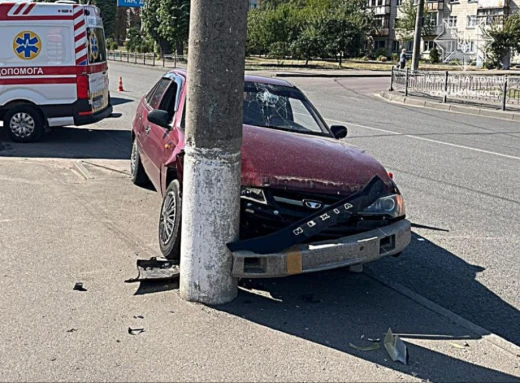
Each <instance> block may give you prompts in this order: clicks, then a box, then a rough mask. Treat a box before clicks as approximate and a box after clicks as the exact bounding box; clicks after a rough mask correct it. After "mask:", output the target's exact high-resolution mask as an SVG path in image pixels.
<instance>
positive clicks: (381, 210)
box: [361, 194, 405, 218]
mask: <svg viewBox="0 0 520 383" xmlns="http://www.w3.org/2000/svg"><path fill="white" fill-rule="evenodd" d="M361 214H362V215H386V216H390V217H392V218H398V217H402V216H403V215H405V207H404V199H403V196H402V195H400V194H392V195H389V196H386V197H381V198H379V199H378V200H377V201H376V202H374V203H373V204H372V205H370V206H369V207H367V208H366V209H365V210H363V211H362V212H361Z"/></svg>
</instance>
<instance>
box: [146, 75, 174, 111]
mask: <svg viewBox="0 0 520 383" xmlns="http://www.w3.org/2000/svg"><path fill="white" fill-rule="evenodd" d="M170 84H171V80H170V79H167V78H163V79H161V80H160V81H159V83H158V84H157V86H156V87H155V90H154V92H153V93H152V94H151V96H150V97H149V98H147V101H148V104H149V105H150V106H151V107H152V109H159V106H160V104H161V101H162V99H163V95H164V93H165V92H166V90H167V89H168V86H169V85H170Z"/></svg>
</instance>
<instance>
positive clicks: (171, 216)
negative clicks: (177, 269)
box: [159, 180, 182, 262]
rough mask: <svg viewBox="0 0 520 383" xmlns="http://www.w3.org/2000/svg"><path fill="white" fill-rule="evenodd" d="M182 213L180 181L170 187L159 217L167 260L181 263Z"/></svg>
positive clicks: (162, 242)
mask: <svg viewBox="0 0 520 383" xmlns="http://www.w3.org/2000/svg"><path fill="white" fill-rule="evenodd" d="M181 213H182V198H181V192H180V184H179V181H177V180H174V181H172V182H171V183H170V185H168V189H166V193H165V194H164V198H163V203H162V205H161V214H160V216H159V246H160V247H161V252H162V254H163V256H164V257H165V258H166V259H169V260H171V261H177V262H179V261H180V259H181Z"/></svg>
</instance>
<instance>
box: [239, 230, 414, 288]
mask: <svg viewBox="0 0 520 383" xmlns="http://www.w3.org/2000/svg"><path fill="white" fill-rule="evenodd" d="M410 241H411V226H410V222H409V221H407V220H402V221H399V222H396V223H394V224H392V225H389V226H385V227H383V228H380V229H376V230H371V231H367V232H365V233H361V234H356V235H352V236H349V237H343V238H339V239H337V240H333V241H323V242H316V243H310V244H303V245H296V246H293V247H292V248H290V249H287V250H285V251H284V252H280V253H275V254H256V253H253V252H251V251H243V250H241V251H236V252H234V253H233V271H232V274H233V276H234V277H238V278H273V277H285V276H288V275H294V274H301V273H310V272H314V271H321V270H329V269H336V268H338V267H344V266H352V265H358V264H362V263H367V262H372V261H376V260H378V259H380V258H382V257H384V256H387V255H395V254H397V253H400V252H401V251H403V250H404V249H405V248H406V247H407V246H408V245H409V244H410Z"/></svg>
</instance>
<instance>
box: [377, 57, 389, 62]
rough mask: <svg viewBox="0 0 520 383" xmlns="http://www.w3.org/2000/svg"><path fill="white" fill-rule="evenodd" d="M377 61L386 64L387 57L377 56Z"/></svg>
mask: <svg viewBox="0 0 520 383" xmlns="http://www.w3.org/2000/svg"><path fill="white" fill-rule="evenodd" d="M377 61H381V62H387V61H388V57H386V56H385V55H381V56H378V57H377Z"/></svg>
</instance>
